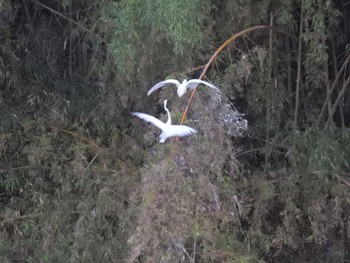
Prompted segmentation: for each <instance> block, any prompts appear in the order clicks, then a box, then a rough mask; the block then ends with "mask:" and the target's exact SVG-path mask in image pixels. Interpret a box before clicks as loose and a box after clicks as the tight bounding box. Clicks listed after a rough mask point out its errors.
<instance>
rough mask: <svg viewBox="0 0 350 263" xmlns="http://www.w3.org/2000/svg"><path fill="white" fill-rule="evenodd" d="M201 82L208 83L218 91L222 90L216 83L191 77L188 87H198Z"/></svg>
mask: <svg viewBox="0 0 350 263" xmlns="http://www.w3.org/2000/svg"><path fill="white" fill-rule="evenodd" d="M199 84H203V85H206V86H208V87H210V88H212V89H215V90H216V91H217V92H220V93H221V91H220V90H219V88H217V87H216V86H215V85H213V84H211V83H209V82H207V81H204V80H200V79H190V80H189V81H188V82H187V88H188V89H194V88H195V87H197V86H198V85H199Z"/></svg>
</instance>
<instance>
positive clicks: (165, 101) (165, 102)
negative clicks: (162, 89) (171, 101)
mask: <svg viewBox="0 0 350 263" xmlns="http://www.w3.org/2000/svg"><path fill="white" fill-rule="evenodd" d="M167 102H168V100H164V108H165V109H166V108H167V107H166V104H167Z"/></svg>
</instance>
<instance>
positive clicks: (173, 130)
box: [131, 100, 197, 143]
mask: <svg viewBox="0 0 350 263" xmlns="http://www.w3.org/2000/svg"><path fill="white" fill-rule="evenodd" d="M166 105H167V100H165V101H164V109H165V110H166V112H167V114H168V121H167V122H166V123H164V122H162V121H161V120H159V119H157V118H155V117H153V116H151V115H148V114H145V113H140V112H132V113H131V114H132V115H134V116H136V117H138V118H140V119H142V120H144V121H146V122H150V123H152V124H153V125H154V126H156V127H158V128H159V129H161V130H162V133H161V134H160V135H159V137H160V142H161V143H164V142H165V140H166V139H167V138H169V137H174V136H179V137H183V136H187V135H191V134H194V133H196V132H197V131H196V130H195V129H193V128H190V127H188V126H184V125H172V124H171V115H170V112H169V110H168V108H167V107H166Z"/></svg>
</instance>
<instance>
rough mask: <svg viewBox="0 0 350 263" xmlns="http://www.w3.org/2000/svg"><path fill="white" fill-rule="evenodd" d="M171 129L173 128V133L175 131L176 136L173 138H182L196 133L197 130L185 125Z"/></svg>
mask: <svg viewBox="0 0 350 263" xmlns="http://www.w3.org/2000/svg"><path fill="white" fill-rule="evenodd" d="M173 127H174V131H176V135H174V136H180V137H183V136H187V135H191V134H194V133H197V130H195V129H193V128H191V127H188V126H185V125H173Z"/></svg>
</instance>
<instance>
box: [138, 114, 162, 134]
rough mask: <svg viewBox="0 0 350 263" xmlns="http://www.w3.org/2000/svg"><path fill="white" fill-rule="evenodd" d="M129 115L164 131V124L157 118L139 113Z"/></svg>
mask: <svg viewBox="0 0 350 263" xmlns="http://www.w3.org/2000/svg"><path fill="white" fill-rule="evenodd" d="M131 114H132V115H134V116H136V117H138V118H140V119H142V120H144V121H146V122H150V123H152V124H153V125H154V126H156V127H158V128H159V129H161V130H164V127H165V123H164V122H162V121H161V120H158V119H157V118H155V117H153V116H151V115H148V114H145V113H140V112H132V113H131Z"/></svg>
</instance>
